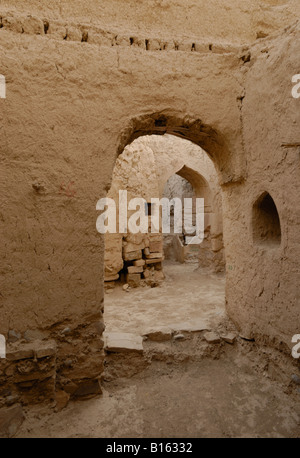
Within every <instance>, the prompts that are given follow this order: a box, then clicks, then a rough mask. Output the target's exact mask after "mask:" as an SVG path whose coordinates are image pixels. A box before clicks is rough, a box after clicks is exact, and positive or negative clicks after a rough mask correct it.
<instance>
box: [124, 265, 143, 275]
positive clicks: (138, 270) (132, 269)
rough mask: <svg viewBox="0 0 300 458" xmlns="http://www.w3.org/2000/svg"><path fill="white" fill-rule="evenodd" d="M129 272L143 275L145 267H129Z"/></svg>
mask: <svg viewBox="0 0 300 458" xmlns="http://www.w3.org/2000/svg"><path fill="white" fill-rule="evenodd" d="M127 270H128V273H129V274H141V273H142V272H143V266H128V267H127Z"/></svg>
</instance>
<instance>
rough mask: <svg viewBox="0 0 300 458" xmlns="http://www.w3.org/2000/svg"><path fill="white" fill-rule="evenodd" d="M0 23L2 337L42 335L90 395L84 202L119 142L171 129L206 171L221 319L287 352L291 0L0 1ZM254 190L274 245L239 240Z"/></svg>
mask: <svg viewBox="0 0 300 458" xmlns="http://www.w3.org/2000/svg"><path fill="white" fill-rule="evenodd" d="M154 4H155V9H154V8H153V5H154ZM134 5H135V4H134ZM135 6H136V5H135ZM150 7H151V8H150ZM216 10H217V11H218V14H216ZM149 12H150V14H148V13H149ZM183 12H184V14H182V13H183ZM146 13H147V14H146ZM200 13H201V14H200ZM0 17H1V28H0V72H1V74H4V75H5V77H6V83H7V98H6V99H1V100H0V102H1V110H0V135H1V143H0V155H1V180H0V187H1V188H0V192H1V211H0V224H1V261H2V262H1V278H0V282H1V289H0V291H1V296H0V301H1V302H0V309H1V321H0V333H1V334H3V335H4V336H5V337H6V338H7V339H8V337H9V332H10V331H11V332H12V331H13V332H14V334H17V335H20V336H21V337H20V339H24V338H25V337H26V336H25V333H26V332H27V334H26V335H27V338H28V339H29V341H31V340H33V341H36V340H37V341H40V340H42V341H43V340H46V341H48V340H54V341H55V342H56V344H57V353H56V356H55V358H56V361H57V362H56V363H55V371H54V373H55V374H54V375H53V376H56V377H58V379H59V377H60V378H61V380H63V382H64V383H65V384H66V385H69V386H70V384H72V383H75V387H74V386H73V388H72V390H74V391H73V392H77V389H80V387H81V386H82V384H83V383H84V382H88V383H89V381H92V383H93V384H95V385H93V386H96V382H97V380H98V377H99V376H100V374H101V373H102V372H103V358H104V354H103V349H102V344H101V335H102V332H103V329H104V326H103V316H102V311H103V271H104V240H103V237H102V236H101V235H100V234H98V233H97V231H96V227H95V221H96V211H95V206H96V202H97V201H98V199H99V198H101V197H105V196H106V193H107V191H108V190H109V189H110V186H111V179H112V173H113V168H114V165H115V163H116V159H117V157H118V155H119V154H120V153H122V151H123V150H124V148H125V147H126V145H128V144H129V143H131V142H132V141H133V140H134V139H135V138H137V137H139V136H142V135H145V134H163V133H168V134H173V135H176V136H181V137H184V138H185V139H189V140H191V141H192V142H194V143H196V144H197V145H199V146H201V147H202V148H203V149H204V150H205V151H206V152H207V154H208V155H209V156H210V158H211V159H212V161H213V162H214V165H215V167H216V170H217V173H218V178H219V184H220V186H221V187H222V201H223V236H224V246H225V255H226V266H227V272H226V309H227V312H228V314H229V316H230V317H231V319H232V320H233V321H234V323H235V324H236V326H237V327H238V329H239V331H240V333H242V334H244V336H246V337H249V338H253V337H254V338H256V340H257V342H261V343H268V344H269V345H271V346H273V347H275V348H280V349H281V350H282V351H283V352H285V353H286V354H287V355H289V354H290V348H291V336H293V335H294V334H297V333H299V323H300V316H299V315H300V307H299V287H298V285H299V223H300V221H299V214H300V212H299V200H298V196H299V191H300V189H299V147H297V146H296V145H297V142H298V144H299V138H298V136H299V123H300V115H299V100H296V99H293V98H292V97H291V77H292V75H294V74H297V73H299V68H298V63H297V59H296V56H297V55H298V50H299V41H300V26H299V22H297V21H298V20H299V2H298V1H297V0H295V1H290V2H286V1H276V0H274V1H271V0H269V1H258V0H257V1H251V2H247V6H246V5H245V2H241V1H238V0H236V1H234V2H231V3H230V6H226V7H224V5H223V2H220V1H212V2H210V3H209V5H208V4H207V2H197V3H196V2H194V1H192V0H190V1H186V2H180V3H179V2H175V1H172V2H171V1H170V2H166V1H157V2H150V1H147V2H141V3H140V4H139V5H138V7H137V8H132V2H121V1H119V2H111V1H105V2H101V5H99V4H97V5H96V4H95V2H93V1H89V2H75V1H73V2H71V1H70V2H64V3H61V2H58V1H54V2H45V1H42V2H37V1H30V2H19V1H1V2H0ZM212 24H213V26H212ZM119 31H120V33H119ZM283 143H288V144H290V145H292V146H291V147H290V148H284V147H282V144H283ZM293 145H294V146H293ZM265 192H268V193H269V194H270V195H271V196H272V198H273V200H274V202H275V204H276V207H277V210H278V214H279V217H280V224H281V243H280V245H279V246H277V247H276V248H272V247H271V248H270V247H265V246H260V245H256V244H255V243H254V242H253V237H252V234H253V228H252V207H253V204H254V203H255V202H256V200H257V199H258V198H259V197H260V195H261V194H262V193H265ZM66 329H67V331H66ZM37 334H38V337H37ZM28 335H29V336H31V337H28ZM20 342H22V340H20ZM21 345H22V343H21ZM34 345H35V344H34ZM89 348H93V351H92V352H91V351H90V350H89ZM32 354H33V353H32ZM15 356H16V355H15ZM67 361H68V364H67V365H66V364H65V363H66V362H67ZM1 370H2V368H1ZM11 370H15V369H11ZM16 370H17V369H16ZM32 370H33V368H32ZM39 370H41V372H43V370H42V369H39ZM1 377H2V379H1V380H2V382H3V383H4V384H5V383H6V382H8V380H7V378H8V377H10V375H9V374H6V373H5V371H4V373H3V371H2V373H1ZM53 386H54V385H53ZM76 387H77V388H76ZM72 390H71V391H72ZM53 395H54V393H53Z"/></svg>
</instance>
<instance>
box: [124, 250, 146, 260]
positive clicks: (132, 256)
mask: <svg viewBox="0 0 300 458" xmlns="http://www.w3.org/2000/svg"><path fill="white" fill-rule="evenodd" d="M123 258H124V260H125V261H135V260H136V259H142V250H138V251H131V252H129V253H123Z"/></svg>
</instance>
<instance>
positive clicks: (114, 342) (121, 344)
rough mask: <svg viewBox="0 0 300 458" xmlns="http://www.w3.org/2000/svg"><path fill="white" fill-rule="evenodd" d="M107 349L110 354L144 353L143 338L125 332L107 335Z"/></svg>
mask: <svg viewBox="0 0 300 458" xmlns="http://www.w3.org/2000/svg"><path fill="white" fill-rule="evenodd" d="M105 349H106V351H108V352H114V353H119V352H121V353H127V352H138V353H142V352H143V338H142V337H141V336H138V335H136V334H130V333H125V332H110V333H107V334H106V335H105Z"/></svg>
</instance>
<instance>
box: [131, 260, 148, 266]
mask: <svg viewBox="0 0 300 458" xmlns="http://www.w3.org/2000/svg"><path fill="white" fill-rule="evenodd" d="M145 264H146V261H145V259H137V260H136V261H133V265H134V266H136V267H140V266H144V265H145Z"/></svg>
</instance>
